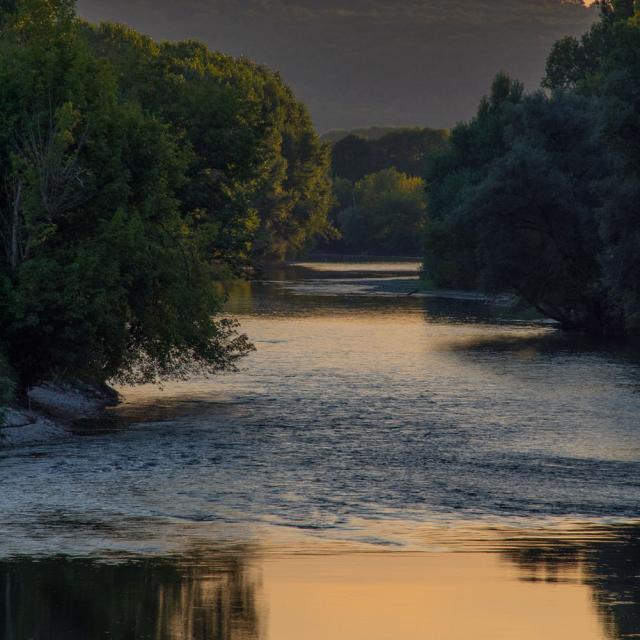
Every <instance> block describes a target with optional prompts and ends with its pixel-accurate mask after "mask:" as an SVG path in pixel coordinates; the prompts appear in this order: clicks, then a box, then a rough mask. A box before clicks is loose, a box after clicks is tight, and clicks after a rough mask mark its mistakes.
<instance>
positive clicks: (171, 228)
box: [0, 0, 332, 401]
mask: <svg viewBox="0 0 640 640" xmlns="http://www.w3.org/2000/svg"><path fill="white" fill-rule="evenodd" d="M329 163H330V158H329V149H328V147H326V146H325V145H324V144H323V143H321V142H320V140H319V139H318V137H317V135H316V134H315V132H314V129H313V127H312V124H311V121H310V118H309V116H308V113H307V111H306V109H305V107H304V106H303V105H302V104H301V103H300V102H298V101H297V100H296V99H295V97H294V96H293V95H292V93H291V91H290V90H289V89H288V88H287V87H286V86H285V85H284V84H283V82H282V81H281V79H280V78H279V76H278V75H276V74H274V73H272V72H271V71H269V70H268V69H266V68H264V67H261V66H259V65H256V64H254V63H252V62H249V61H247V60H237V59H233V58H230V57H227V56H223V55H220V54H217V53H212V52H211V51H208V50H207V49H206V48H205V47H204V46H203V45H201V44H199V43H195V42H182V43H173V44H170V43H157V42H154V41H152V40H151V39H149V38H146V37H144V36H141V35H140V34H138V33H136V32H135V31H133V30H131V29H129V28H127V27H123V26H116V25H111V24H104V25H101V26H98V27H97V26H92V25H89V24H87V23H84V22H82V21H80V20H79V19H78V18H77V17H76V15H75V10H74V3H73V1H72V0H15V1H11V0H0V240H1V243H0V251H1V253H2V255H1V259H0V335H1V338H2V345H1V347H2V348H0V352H1V353H0V387H1V388H2V389H3V392H2V393H3V397H0V401H6V400H7V396H8V395H9V391H8V390H9V387H10V386H11V385H10V384H9V382H8V380H9V377H11V376H9V375H8V374H7V373H6V372H7V371H13V373H14V375H13V379H14V380H16V381H17V382H18V383H19V384H20V385H21V386H24V385H27V384H32V383H34V382H37V381H39V380H42V379H45V378H51V377H58V378H64V379H74V378H75V379H82V380H88V381H94V382H102V381H105V380H108V379H119V380H121V381H127V382H135V381H153V380H158V379H162V378H167V377H184V376H185V375H187V374H189V373H193V372H194V371H198V372H202V373H208V372H213V371H216V370H219V369H225V368H229V367H232V366H233V364H234V362H235V361H236V360H237V358H239V357H241V356H242V355H244V354H246V353H247V351H248V350H249V349H250V348H251V345H250V344H249V343H248V341H247V339H246V337H244V336H241V335H238V334H237V333H236V329H235V327H234V325H233V323H231V322H229V321H226V320H224V319H220V317H219V315H218V314H219V313H220V311H221V306H222V303H223V299H222V296H221V295H220V294H219V293H217V289H216V288H215V287H214V281H215V280H222V279H224V278H226V277H227V276H229V275H230V274H237V273H239V272H241V271H242V270H244V269H245V268H246V267H247V265H249V264H250V263H251V261H252V260H255V259H263V258H282V257H284V256H287V255H295V254H297V253H299V252H300V251H302V250H304V249H305V248H307V247H308V246H310V245H311V244H312V243H313V242H314V240H315V238H317V237H318V236H322V235H323V234H325V233H327V232H329V231H330V228H331V227H330V223H329V221H328V217H327V214H328V211H329V209H330V207H331V202H332V194H331V182H330V179H329Z"/></svg>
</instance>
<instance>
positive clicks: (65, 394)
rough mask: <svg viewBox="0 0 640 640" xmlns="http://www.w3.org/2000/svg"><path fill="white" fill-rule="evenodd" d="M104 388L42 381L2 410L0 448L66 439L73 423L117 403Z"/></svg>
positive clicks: (115, 396) (111, 392)
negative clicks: (20, 400)
mask: <svg viewBox="0 0 640 640" xmlns="http://www.w3.org/2000/svg"><path fill="white" fill-rule="evenodd" d="M118 402H119V396H118V393H117V392H116V391H115V390H113V389H111V388H110V387H108V386H107V385H91V384H84V383H80V382H73V383H71V382H58V383H54V382H45V383H42V384H40V385H38V386H35V387H32V388H31V389H29V390H28V391H27V393H26V397H25V399H24V402H23V404H22V405H18V404H16V405H14V406H12V407H7V408H4V409H2V414H3V415H2V417H1V418H0V446H18V445H25V444H37V443H39V442H49V441H51V440H57V439H62V438H66V437H68V436H69V435H70V434H71V426H72V425H73V423H74V421H76V420H80V419H83V418H88V417H92V416H95V415H97V414H98V413H100V412H101V411H103V410H104V409H105V408H107V407H110V406H114V405H116V404H118Z"/></svg>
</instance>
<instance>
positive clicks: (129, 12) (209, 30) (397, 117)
mask: <svg viewBox="0 0 640 640" xmlns="http://www.w3.org/2000/svg"><path fill="white" fill-rule="evenodd" d="M78 7H79V11H80V12H81V14H82V15H84V16H86V17H87V18H89V19H92V20H101V19H106V20H115V21H120V22H125V23H128V24H131V25H132V26H134V27H136V28H138V29H140V30H142V31H144V32H146V33H150V34H151V35H153V36H155V37H159V38H168V39H184V38H197V39H200V40H202V41H204V42H206V43H207V44H209V45H210V46H211V47H213V48H215V49H218V50H221V51H224V52H227V53H230V54H233V55H244V56H247V57H249V58H252V59H254V60H257V61H258V62H261V63H264V64H267V65H269V66H271V67H272V68H274V69H276V70H278V71H280V72H281V73H282V75H283V77H284V78H285V80H286V81H287V82H289V83H290V84H291V86H292V87H293V89H294V90H295V91H296V93H297V94H298V95H299V96H300V97H301V98H302V99H303V100H305V102H307V104H308V105H309V107H310V109H311V112H312V115H313V116H314V119H315V121H316V123H317V125H318V127H319V128H320V129H327V128H333V127H350V126H359V125H368V124H416V125H432V126H437V127H442V126H450V125H452V124H454V123H455V122H456V121H457V120H459V119H463V118H468V117H469V116H470V115H471V114H472V113H473V112H474V110H475V108H476V106H477V103H478V100H479V98H480V96H481V95H482V93H483V92H484V91H486V89H487V87H488V85H489V83H490V81H491V78H492V77H493V75H494V74H495V73H496V72H497V71H499V70H505V71H507V72H509V73H511V74H512V75H514V76H516V77H519V78H521V79H522V80H524V81H525V83H526V84H527V85H528V86H529V87H531V88H533V87H535V86H537V85H538V83H539V81H540V78H541V76H542V75H543V72H544V60H545V57H546V55H547V53H548V51H549V49H550V48H551V46H552V44H553V42H554V41H555V40H557V39H558V38H560V37H561V36H563V35H565V34H578V33H581V32H583V31H584V30H586V29H587V27H588V25H589V24H590V23H591V21H592V20H593V19H594V18H595V16H596V15H597V10H596V9H595V8H591V9H587V8H585V7H584V6H583V4H582V2H581V0H567V1H565V2H563V1H562V0H323V1H320V0H79V2H78Z"/></svg>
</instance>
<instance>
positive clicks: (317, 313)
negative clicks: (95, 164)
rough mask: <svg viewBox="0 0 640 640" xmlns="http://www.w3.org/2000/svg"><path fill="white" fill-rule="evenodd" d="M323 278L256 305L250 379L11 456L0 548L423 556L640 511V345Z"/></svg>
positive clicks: (304, 278)
mask: <svg viewBox="0 0 640 640" xmlns="http://www.w3.org/2000/svg"><path fill="white" fill-rule="evenodd" d="M313 267H314V266H313V265H310V266H306V267H299V268H297V269H291V270H289V271H284V272H278V273H274V274H267V276H265V277H266V278H273V279H271V280H267V281H265V282H264V283H262V284H254V285H253V286H251V287H249V286H247V287H245V288H240V289H239V290H238V291H236V292H235V293H234V295H233V296H232V299H231V302H230V311H232V312H233V313H234V314H237V315H238V317H239V319H240V321H241V323H242V328H243V330H244V331H245V332H246V333H248V334H249V336H251V338H252V339H253V340H254V342H255V344H256V346H257V352H256V353H255V354H253V355H252V356H250V357H249V358H248V359H247V360H246V361H245V362H244V363H243V371H241V372H239V373H236V374H229V375H224V376H220V377H217V378H215V379H213V380H208V381H207V380H201V381H193V382H190V383H186V384H181V385H172V386H169V387H167V388H165V389H164V390H158V389H154V388H142V389H133V390H131V389H129V390H127V389H125V390H123V391H124V394H125V398H126V403H125V404H124V405H123V406H122V407H120V408H119V409H118V410H117V415H118V416H119V417H120V418H121V419H122V420H123V421H124V422H125V427H124V428H122V429H120V430H118V431H116V432H108V433H100V434H98V435H89V436H86V437H77V436H76V437H72V438H70V439H68V440H65V441H62V442H58V443H55V444H50V445H46V446H38V447H31V448H26V449H22V450H6V451H3V452H2V453H0V456H1V457H0V476H1V477H0V485H1V486H2V492H1V494H0V509H1V512H2V514H3V519H2V524H1V525H0V533H2V536H1V538H0V553H4V554H7V553H40V552H45V553H46V552H48V551H50V550H51V548H52V547H53V548H55V549H60V548H63V549H64V550H65V551H69V552H79V553H89V552H95V551H101V550H102V549H108V550H114V549H123V550H135V551H140V550H143V551H144V550H148V551H153V552H156V551H161V550H163V549H165V548H168V547H173V546H174V545H176V544H177V545H180V544H182V542H183V541H184V539H185V538H187V539H190V538H191V537H192V536H199V535H202V536H204V537H208V536H211V535H215V536H216V538H217V539H229V540H233V541H235V540H237V539H238V536H240V537H241V538H242V539H249V540H252V539H254V537H259V538H264V537H265V536H267V537H276V538H280V537H282V536H287V535H290V533H296V532H297V531H303V532H310V533H311V534H313V536H315V537H318V536H320V537H322V538H324V539H328V540H334V541H342V540H350V541H361V542H365V543H369V542H370V543H374V544H384V545H393V546H398V547H410V548H412V549H415V548H429V539H428V536H427V535H426V534H425V532H424V529H425V527H426V528H427V529H429V528H430V526H431V525H436V526H438V527H440V526H443V525H444V526H449V525H450V524H451V523H455V524H457V525H459V524H460V523H461V522H463V523H465V522H470V523H472V524H473V525H477V524H478V523H492V524H505V523H506V524H513V523H517V522H518V519H522V518H526V519H527V524H528V526H530V525H531V523H532V521H536V522H540V523H543V524H548V522H549V520H553V521H557V520H560V521H561V522H563V523H566V522H582V521H595V522H598V521H600V520H607V521H610V520H622V521H624V520H629V519H633V518H638V517H640V502H639V500H638V497H639V488H640V422H639V419H638V418H639V416H640V393H639V391H640V360H639V359H638V358H637V357H635V353H634V352H633V351H632V350H631V349H630V347H628V346H625V347H624V348H622V347H620V348H616V346H615V345H613V346H611V345H609V346H604V345H595V344H591V343H588V342H585V341H582V340H580V339H578V338H567V337H563V336H561V335H559V334H558V332H557V331H556V330H555V329H554V328H553V327H550V326H549V325H546V324H544V323H541V322H539V321H524V320H519V319H518V318H517V317H514V316H513V313H512V312H510V311H509V310H508V309H506V308H503V307H495V306H493V305H490V304H488V303H485V302H477V301H473V300H457V299H454V300H448V299H437V298H416V297H415V296H407V295H406V293H403V292H402V291H403V290H407V289H408V290H412V289H413V287H414V283H412V282H411V281H410V280H404V281H398V280H393V281H391V284H392V285H393V286H390V289H391V292H389V291H379V290H378V289H379V287H381V286H384V285H385V281H384V280H382V278H383V277H385V276H389V275H391V276H395V277H396V278H397V277H398V274H394V273H393V271H390V268H391V267H389V266H383V265H378V266H376V265H364V266H357V267H355V268H356V269H357V272H355V273H354V272H351V273H350V272H348V271H346V269H354V267H353V265H351V266H347V267H346V266H345V265H329V266H327V265H321V266H319V268H318V269H317V270H314V268H313ZM395 268H397V269H401V270H406V269H411V268H415V266H414V265H399V266H398V265H396V266H395ZM349 276H351V277H349ZM387 284H388V283H387ZM376 287H378V289H377V288H376ZM394 288H395V291H394ZM89 433H91V430H89ZM288 530H292V531H288Z"/></svg>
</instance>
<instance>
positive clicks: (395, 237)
mask: <svg viewBox="0 0 640 640" xmlns="http://www.w3.org/2000/svg"><path fill="white" fill-rule="evenodd" d="M353 198H354V201H355V205H353V206H349V207H347V208H346V209H344V210H343V211H342V212H341V213H340V214H339V215H338V226H339V228H340V231H341V233H342V238H343V241H344V244H345V246H346V247H347V248H348V249H350V250H355V251H365V252H368V253H383V254H397V255H399V254H403V255H405V254H408V255H415V254H416V253H418V252H419V251H420V250H421V248H422V235H423V232H424V230H423V226H424V220H425V215H426V206H425V199H424V183H423V181H422V179H421V178H415V177H412V176H408V175H406V174H403V173H400V172H399V171H397V170H395V169H385V170H384V171H380V172H378V173H374V174H371V175H369V176H366V177H365V178H364V179H363V180H361V181H359V182H357V183H356V185H355V190H354V193H353Z"/></svg>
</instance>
